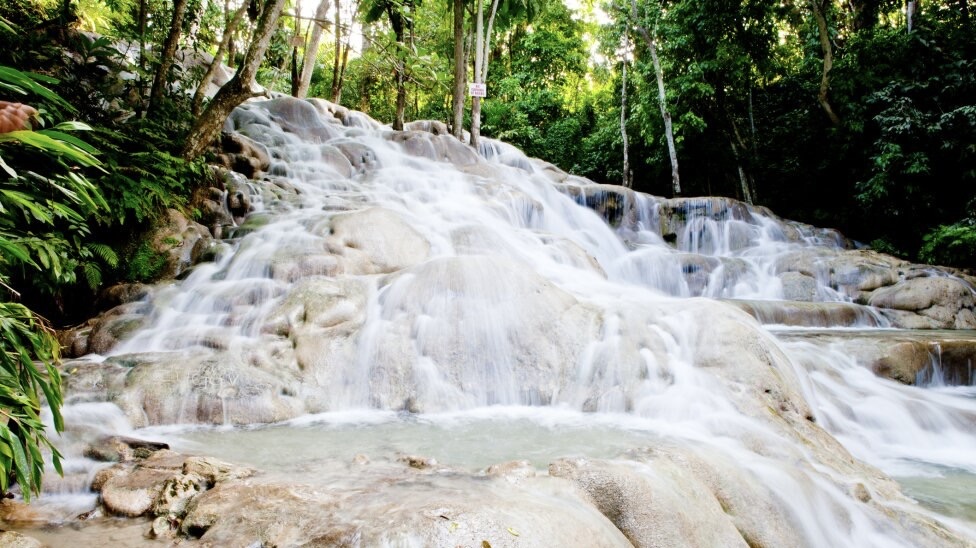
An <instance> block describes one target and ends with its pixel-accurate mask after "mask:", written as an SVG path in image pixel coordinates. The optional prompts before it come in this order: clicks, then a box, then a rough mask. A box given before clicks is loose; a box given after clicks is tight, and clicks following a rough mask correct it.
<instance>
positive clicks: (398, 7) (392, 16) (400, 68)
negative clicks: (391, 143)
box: [366, 0, 419, 131]
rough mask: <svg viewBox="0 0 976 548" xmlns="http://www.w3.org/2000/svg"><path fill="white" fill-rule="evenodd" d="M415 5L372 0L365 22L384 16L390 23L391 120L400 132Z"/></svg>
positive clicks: (405, 0) (408, 1) (411, 1)
mask: <svg viewBox="0 0 976 548" xmlns="http://www.w3.org/2000/svg"><path fill="white" fill-rule="evenodd" d="M415 3H418V4H419V1H417V0H372V3H370V4H368V5H367V9H366V21H367V22H375V21H377V20H379V19H380V18H381V17H382V16H383V15H384V14H385V15H386V17H387V19H388V20H389V22H390V27H392V29H393V34H394V36H395V37H396V45H397V51H396V57H395V61H394V65H393V72H394V78H395V80H396V91H397V93H396V114H395V115H394V118H393V129H394V130H397V131H400V130H402V129H403V122H404V113H405V112H406V107H407V86H406V82H407V67H406V57H407V54H408V50H409V49H412V48H413V43H412V41H413V26H414V21H413V16H414V7H415ZM408 33H409V35H410V41H411V43H410V45H409V48H408V44H407V34H408Z"/></svg>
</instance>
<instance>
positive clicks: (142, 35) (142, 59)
mask: <svg viewBox="0 0 976 548" xmlns="http://www.w3.org/2000/svg"><path fill="white" fill-rule="evenodd" d="M147 2H149V0H139V68H141V69H142V70H143V71H145V70H146V24H147V23H148V20H149V11H148V7H147V6H146V3H147ZM139 92H140V94H141V93H142V90H139Z"/></svg>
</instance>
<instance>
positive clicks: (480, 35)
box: [471, 0, 498, 149]
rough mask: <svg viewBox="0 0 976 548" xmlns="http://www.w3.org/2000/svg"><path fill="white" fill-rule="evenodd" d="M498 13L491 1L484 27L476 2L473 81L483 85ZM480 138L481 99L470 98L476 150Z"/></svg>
mask: <svg viewBox="0 0 976 548" xmlns="http://www.w3.org/2000/svg"><path fill="white" fill-rule="evenodd" d="M497 12H498V0H492V3H491V14H490V15H489V16H488V25H487V27H486V26H485V25H484V1H483V0H478V21H477V25H476V27H475V40H476V42H475V52H474V81H475V83H476V84H484V83H485V80H487V78H488V52H489V51H490V49H491V27H492V26H493V25H494V23H495V14H496V13H497ZM480 138H481V97H472V98H471V146H472V147H474V148H475V149H477V148H478V147H479V143H478V140H479V139H480Z"/></svg>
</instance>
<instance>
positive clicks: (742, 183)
mask: <svg viewBox="0 0 976 548" xmlns="http://www.w3.org/2000/svg"><path fill="white" fill-rule="evenodd" d="M729 144H730V145H731V146H732V157H733V158H735V165H736V167H737V168H738V171H739V190H740V191H741V192H742V201H743V202H745V203H747V204H749V205H752V204H753V203H754V202H753V196H752V184H751V182H752V181H751V179H750V177H749V173H748V172H747V171H746V168H745V166H744V165H743V164H742V156H741V154H740V153H739V147H738V146H736V144H735V139H732V138H729Z"/></svg>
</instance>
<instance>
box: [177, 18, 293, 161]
mask: <svg viewBox="0 0 976 548" xmlns="http://www.w3.org/2000/svg"><path fill="white" fill-rule="evenodd" d="M284 5H285V0H266V2H265V4H264V9H263V10H261V16H260V18H259V19H258V24H257V28H255V30H254V36H253V37H252V38H251V44H250V45H249V46H248V48H247V52H245V53H244V61H243V62H242V63H241V66H240V67H239V68H238V69H237V73H236V74H234V77H233V78H231V80H230V81H229V82H227V83H226V84H225V85H224V86H223V87H221V88H220V91H218V92H217V95H215V96H214V98H213V100H211V101H210V104H208V105H207V110H205V111H204V112H203V114H202V115H201V116H200V117H199V118H197V120H196V123H194V124H193V128H192V129H190V133H189V134H188V135H187V136H186V141H185V142H184V144H183V153H182V156H183V158H184V159H186V160H192V159H194V158H196V157H198V156H200V155H201V154H203V151H204V150H206V148H207V146H208V145H210V143H211V142H213V140H214V139H215V138H216V137H217V135H218V134H220V129H221V128H222V127H223V125H224V122H225V121H226V120H227V116H229V115H230V113H231V111H233V110H234V108H236V107H237V105H239V104H241V103H242V102H244V101H245V100H247V99H249V98H250V97H252V96H254V92H253V91H251V83H252V82H253V81H254V76H255V75H256V74H257V71H258V67H259V66H260V65H261V61H263V60H264V54H265V53H266V52H267V51H268V46H269V45H270V44H271V38H272V36H273V35H274V31H275V28H276V27H277V26H278V19H279V18H280V17H281V10H282V8H283V7H284Z"/></svg>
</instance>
